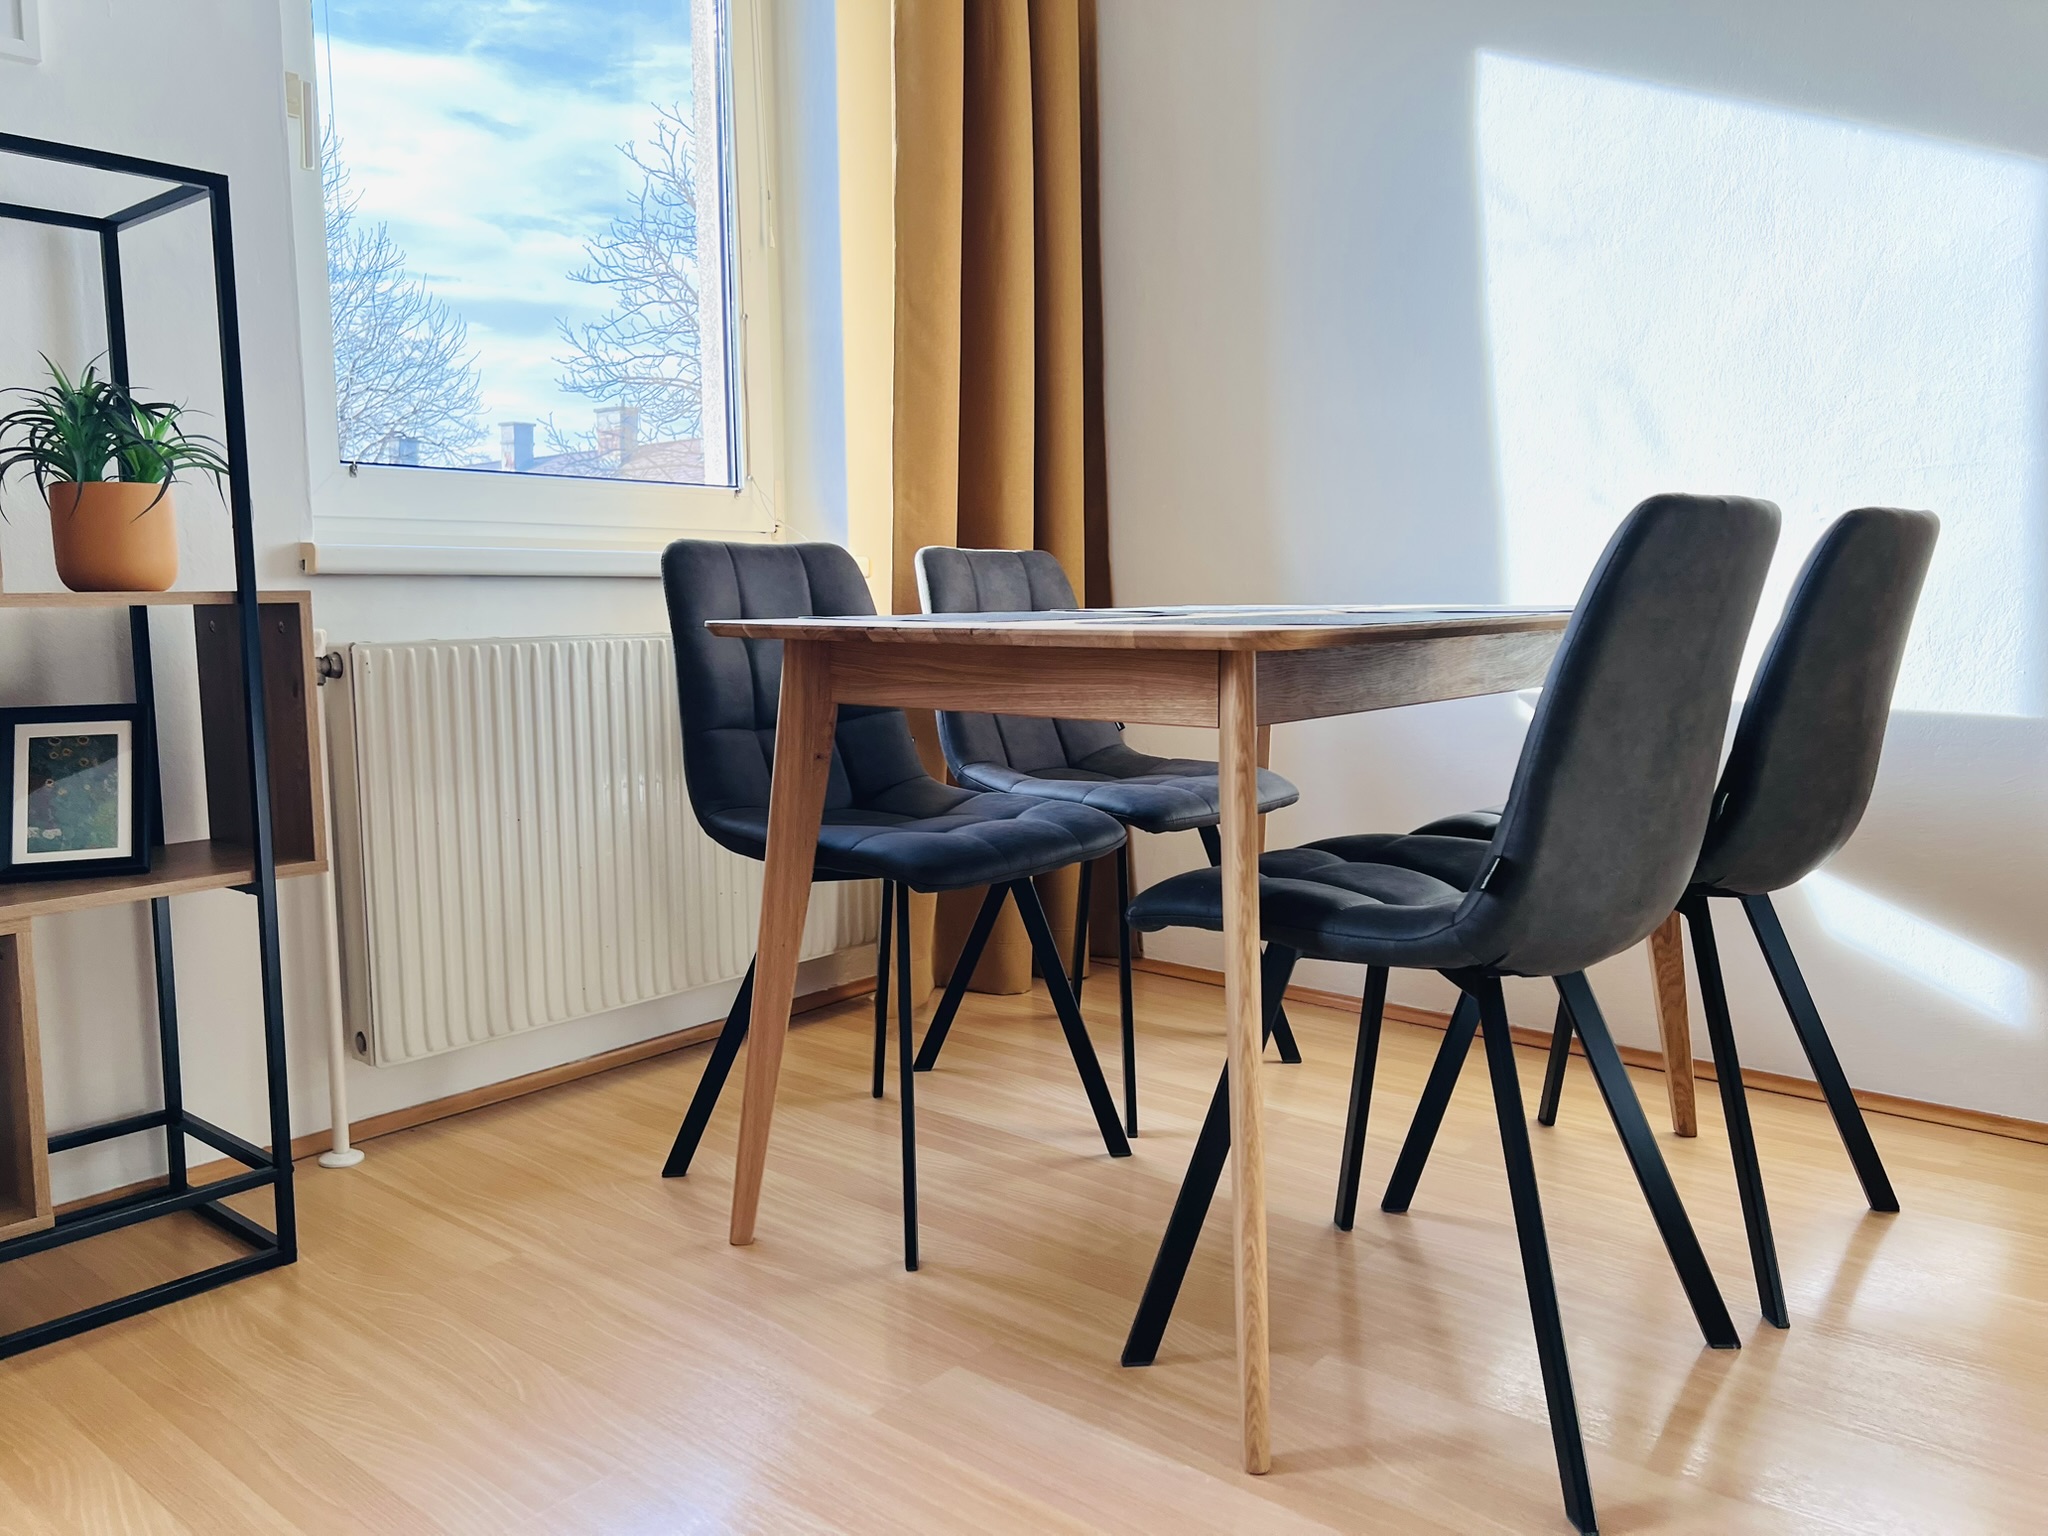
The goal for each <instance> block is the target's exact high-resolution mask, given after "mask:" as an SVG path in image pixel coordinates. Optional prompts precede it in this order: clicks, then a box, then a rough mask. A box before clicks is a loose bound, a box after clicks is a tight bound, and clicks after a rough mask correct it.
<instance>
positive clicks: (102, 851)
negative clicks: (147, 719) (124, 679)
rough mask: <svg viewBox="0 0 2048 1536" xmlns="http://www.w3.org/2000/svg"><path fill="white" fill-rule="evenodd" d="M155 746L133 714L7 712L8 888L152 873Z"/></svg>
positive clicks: (0, 777) (1, 774) (4, 869)
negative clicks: (152, 747) (47, 881)
mask: <svg viewBox="0 0 2048 1536" xmlns="http://www.w3.org/2000/svg"><path fill="white" fill-rule="evenodd" d="M148 744H149V732H148V730H147V729H146V727H145V723H144V721H143V719H142V713H141V711H140V710H139V709H138V708H137V707H136V706H135V705H133V704H107V705H103V706H101V707H99V708H90V707H88V708H76V707H73V706H70V705H61V706H55V707H45V708H38V709H0V785H4V786H5V789H6V804H7V827H6V836H5V837H4V838H0V880H43V879H64V878H67V877H69V878H76V877H78V876H82V875H139V874H142V873H144V872H146V871H147V870H148V869H149V853H150V846H149V845H150V837H149V811H148V808H149V805H150V799H149V786H150V780H151V778H152V776H153V775H154V773H155V768H156V765H155V764H154V763H153V762H152V761H151V760H150V756H149V752H148Z"/></svg>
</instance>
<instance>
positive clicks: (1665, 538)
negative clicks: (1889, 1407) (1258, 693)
mask: <svg viewBox="0 0 2048 1536" xmlns="http://www.w3.org/2000/svg"><path fill="white" fill-rule="evenodd" d="M1777 529H1778V512H1777V508H1775V507H1773V506H1772V505H1770V504H1769V503H1768V502H1761V501H1750V500H1746V499H1742V498H1737V497H1724V498H1712V497H1694V496H1658V497H1653V498H1651V499H1650V500H1649V501H1646V502H1644V503H1643V504H1642V505H1641V506H1639V507H1637V508H1636V509H1635V511H1634V512H1632V513H1630V514H1629V516H1628V518H1627V519H1626V520H1625V521H1624V522H1623V523H1622V525H1621V527H1620V528H1619V530H1617V532H1616V533H1615V535H1614V537H1613V539H1612V540H1611V541H1610V542H1609V544H1608V546H1607V549H1606V552H1605V553H1604V554H1603V555H1602V556H1601V558H1600V562H1599V564H1598V565H1597V566H1596V567H1595V569H1594V571H1593V575H1592V577H1591V579H1590V580H1589V581H1588V583H1587V585H1586V589H1585V592H1584V595H1583V596H1582V597H1581V599H1580V601H1579V605H1578V608H1577V609H1576V610H1575V611H1574V613H1573V615H1572V619H1571V623H1570V625H1569V627H1568V628H1567V629H1566V631H1565V635H1564V639H1563V641H1562V643H1561V645H1560V647H1559V649H1558V652H1557V655H1556V657H1555V658H1554V659H1553V661H1552V664H1551V668H1550V673H1549V677H1548V679H1547V681H1546V683H1545V686H1544V690H1543V696H1542V699H1541V701H1540V702H1539V703H1538V705H1537V708H1536V716H1535V719H1534V721H1533V722H1532V724H1531V725H1530V728H1529V734H1528V738H1527V740H1526V741H1525V743H1524V745H1523V749H1522V755H1521V760H1520V762H1519V764H1518V765H1517V767H1516V769H1515V776H1514V782H1513V787H1512V789H1511V791H1510V793H1509V796H1508V800H1507V805H1506V808H1505V809H1504V810H1503V812H1502V814H1501V820H1500V824H1499V826H1498V828H1497V829H1496V830H1495V833H1494V836H1493V837H1492V839H1491V840H1490V841H1488V842H1486V843H1483V844H1482V843H1478V842H1476V841H1474V840H1472V839H1467V838H1457V837H1416V836H1401V835H1381V836H1362V837H1340V838H1332V839H1328V840H1326V841H1323V842H1317V843H1311V844H1309V845H1307V846H1306V847H1302V848H1294V849H1288V850H1285V851H1282V852H1278V853H1269V854H1266V855H1265V856H1264V857H1263V858H1262V859H1261V860H1260V865H1259V869H1260V879H1259V921H1260V925H1261V931H1262V933H1263V935H1264V936H1265V938H1266V940H1267V953H1266V965H1265V969H1264V974H1263V976H1262V986H1263V991H1264V997H1263V1001H1264V1003H1265V1005H1266V1006H1267V1007H1268V1008H1269V1009H1270V1007H1271V1006H1272V1004H1273V1003H1274V1001H1275V1000H1276V999H1277V997H1278V995H1279V990H1280V988H1281V987H1283V986H1284V985H1285V983H1286V978H1287V973H1288V971H1289V970H1290V969H1291V967H1292V965H1293V962H1294V960H1295V959H1296V958H1297V957H1300V956H1310V957H1314V958H1317V959H1324V960H1342V961H1351V962H1354V963H1359V964H1363V965H1365V966H1366V967H1368V970H1367V983H1366V990H1365V1001H1364V1006H1363V1010H1362V1012H1361V1018H1360V1032H1359V1045H1358V1070H1357V1073H1356V1075H1355V1086H1354V1092H1353V1098H1352V1105H1351V1116H1350V1124H1349V1125H1348V1126H1347V1128H1346V1141H1347V1144H1359V1143H1362V1141H1363V1138H1364V1122H1365V1113H1366V1108H1367V1102H1368V1098H1369V1095H1370V1092H1371V1080H1372V1064H1373V1058H1374V1056H1375V1054H1376V1052H1377V1046H1378V1033H1379V1024H1380V1008H1381V1005H1382V1004H1383V1003H1384V1000H1385V995H1386V978H1387V972H1388V970H1389V969H1390V968H1393V967H1410V968H1416V969H1425V970H1434V971H1438V972H1440V973H1441V974H1443V975H1444V976H1446V977H1447V978H1449V979H1450V980H1451V981H1453V982H1454V983H1456V984H1457V986H1458V988H1459V992H1460V996H1459V1000H1458V1005H1457V1009H1456V1011H1455V1013H1454V1014H1453V1015H1452V1018H1451V1023H1450V1027H1449V1029H1448V1030H1447V1031H1446V1033H1445V1036H1444V1041H1443V1046H1442V1049H1441V1050H1440V1051H1439V1053H1438V1056H1437V1060H1436V1064H1435V1067H1434V1068H1433V1069H1432V1071H1431V1074H1430V1080H1429V1086H1428V1088H1427V1089H1426V1090H1425V1094H1424V1105H1425V1109H1424V1110H1421V1111H1418V1118H1421V1116H1422V1114H1423V1113H1426V1112H1427V1106H1428V1105H1429V1104H1430V1103H1431V1101H1432V1100H1434V1101H1435V1104H1436V1107H1435V1113H1436V1114H1438V1115H1439V1116H1440V1115H1441V1113H1442V1107H1443V1104H1444V1103H1446V1102H1448V1099H1449V1096H1450V1090H1451V1088H1452V1086H1453V1085H1454V1084H1455V1082H1456V1079H1457V1075H1458V1069H1459V1067H1460V1066H1461V1065H1462V1064H1463V1062H1464V1058H1465V1056H1466V1054H1467V1052H1468V1051H1469V1049H1470V1046H1471V1042H1472V1037H1473V1034H1474V1032H1475V1030H1477V1029H1478V1028H1479V1027H1480V1026H1481V1024H1482V1023H1483V1026H1484V1034H1485V1039H1486V1058H1487V1067H1488V1071H1489V1076H1490V1078H1491V1081H1492V1087H1493V1098H1494V1109H1495V1117H1496V1120H1497V1121H1498V1124H1499V1129H1500V1139H1501V1151H1502V1154H1503V1158H1504V1161H1505V1162H1506V1165H1507V1177H1508V1189H1509V1193H1510V1196H1511V1200H1512V1204H1513V1209H1514V1215H1515V1227H1516V1231H1517V1234H1518V1236H1519V1238H1520V1244H1521V1253H1522V1269H1523V1276H1524V1280H1525V1283H1526V1286H1527V1289H1528V1294H1529V1310H1530V1314H1531V1317H1532V1320H1533V1322H1534V1326H1535V1334H1536V1349H1537V1356H1538V1359H1539V1362H1540V1364H1541V1367H1542V1376H1543V1386H1544V1395H1545V1398H1546V1400H1547V1402H1548V1404H1549V1410H1550V1429H1551V1437H1552V1441H1553V1443H1554V1447H1555V1450H1556V1453H1557V1462H1558V1471H1559V1476H1560V1480H1561V1482H1562V1484H1563V1489H1564V1504H1565V1511H1566V1513H1567V1514H1568V1515H1569V1516H1570V1517H1571V1519H1572V1521H1573V1522H1574V1523H1575V1524H1576V1525H1577V1527H1578V1528H1579V1529H1580V1530H1581V1531H1591V1530H1593V1529H1595V1525H1594V1516H1593V1497H1592V1489H1591V1485H1590V1482H1589V1480H1588V1476H1587V1471H1586V1460H1585V1451H1584V1447H1583V1444H1582V1442H1581V1440H1580V1435H1579V1423H1578V1408H1577V1404H1576V1400H1575V1398H1574V1395H1573V1391H1572V1384H1571V1373H1570V1367H1569V1363H1568V1361H1567V1358H1566V1352H1565V1341H1564V1332H1563V1327H1562V1323H1561V1320H1560V1317H1559V1312H1558V1303H1557V1290H1556V1284H1555V1282H1554V1280H1553V1278H1552V1274H1551V1266H1550V1251H1549V1244H1548V1239H1547V1238H1546V1236H1545V1232H1544V1224H1543V1210H1542V1203H1541V1199H1540V1197H1539V1195H1538V1192H1537V1187H1536V1174H1535V1168H1534V1166H1533V1164H1532V1162H1531V1159H1530V1151H1529V1130H1528V1126H1527V1124H1526V1123H1525V1122H1524V1120H1523V1116H1522V1092H1521V1085H1520V1082H1519V1079H1518V1077H1517V1072H1516V1066H1515V1053H1514V1044H1513V1041H1512V1040H1511V1039H1510V1037H1509V1033H1508V1018H1507V1008H1506V1004H1505V1002H1504V1000H1503V998H1502V993H1501V978H1502V977H1504V976H1549V977H1554V978H1556V980H1557V983H1558V985H1559V987H1560V988H1561V989H1562V990H1563V992H1564V994H1565V996H1567V997H1568V998H1569V999H1570V1000H1571V1004H1572V1008H1573V1011H1574V1014H1575V1015H1576V1017H1577V1018H1578V1020H1579V1022H1580V1027H1581V1032H1582V1035H1583V1038H1584V1039H1585V1041H1586V1045H1587V1051H1588V1056H1589V1058H1590V1059H1591V1060H1592V1061H1593V1062H1594V1064H1595V1071H1596V1074H1597V1076H1598V1078H1599V1082H1600V1086H1601V1089H1602V1091H1603V1092H1604V1093H1605V1094H1606V1096H1607V1100H1608V1107H1609V1109H1610V1111H1611V1112H1612V1114H1613V1117H1614V1121H1615V1125H1616V1127H1617V1129H1618V1130H1619V1131H1620V1132H1621V1135H1622V1141H1623V1145H1624V1147H1625V1148H1626V1150H1627V1152H1628V1156H1629V1159H1630V1161H1631V1163H1632V1164H1633V1165H1634V1168H1635V1172H1636V1176H1637V1178H1638V1180H1639V1181H1640V1182H1641V1184H1642V1187H1643V1190H1644V1193H1645V1195H1646V1196H1647V1197H1648V1199H1649V1203H1650V1207H1651V1213H1652V1215H1653V1216H1654V1217H1655V1219H1656V1221H1657V1225H1658V1229H1659V1231H1660V1234H1661V1235H1662V1237H1663V1239H1664V1243H1665V1246H1666V1248H1667V1250H1668V1251H1669V1252H1670V1255H1671V1258H1672V1260H1673V1263H1674V1265H1675V1267H1676V1268H1677V1270H1678V1273H1679V1277H1680V1280H1681V1282H1682V1283H1683V1285H1684V1287H1685V1290H1686V1294H1687V1297H1688V1299H1689V1300H1690V1302H1691V1304H1692V1308H1693V1312H1694V1315H1695V1317H1696V1318H1697V1319H1698V1321H1699V1324H1700V1327H1701V1330H1702V1332H1703V1333H1704V1334H1705V1335H1706V1338H1707V1342H1708V1343H1709V1344H1712V1345H1714V1346H1715V1347H1719V1348H1735V1347H1737V1346H1738V1345H1739V1343H1740V1340H1739V1338H1738V1337H1737V1335H1736V1333H1735V1329H1734V1325H1733V1323H1732V1322H1731V1321H1730V1319H1729V1317H1728V1310H1727V1307H1726V1305H1725V1304H1724V1303H1723V1301H1722V1299H1721V1294H1720V1291H1719V1289H1718V1288H1717V1287H1716V1286H1715V1284H1714V1279H1713V1274H1712V1272H1711V1270H1710V1269H1709V1268H1708V1266H1707V1262H1706V1259H1705V1256H1704V1255H1703V1254H1702V1253H1701V1251H1700V1246H1699V1240H1698V1238H1697V1236H1696V1235H1695V1234H1694V1232H1693V1228H1692V1223H1691V1221H1690V1220H1689V1219H1688V1218H1687V1216H1686V1214H1685V1208H1684V1206H1683V1205H1682V1204H1681V1203H1680V1201H1679V1198H1678V1193H1677V1190H1676V1189H1675V1187H1674V1186H1673V1185H1672V1182H1671V1176H1670V1173H1669V1171H1668V1170H1667V1169H1666V1168H1665V1166H1664V1160H1663V1156H1662V1154H1661V1153H1660V1152H1659V1151H1658V1148H1657V1142H1656V1138H1655V1136H1654V1135H1653V1134H1652V1133H1651V1131H1650V1128H1649V1123H1648V1121H1647V1120H1646V1119H1645V1118H1644V1116H1643V1111H1642V1106H1641V1104H1640V1103H1638V1102H1637V1099H1636V1096H1635V1090H1634V1088H1633V1087H1632V1086H1631V1085H1630V1083H1629V1079H1628V1074H1627V1072H1626V1070H1625V1069H1624V1068H1623V1066H1622V1064H1621V1060H1620V1057H1619V1055H1618V1053H1617V1052H1616V1050H1615V1048H1614V1043H1613V1041H1612V1039H1611V1038H1610V1037H1609V1035H1608V1033H1607V1029H1606V1025H1605V1023H1604V1022H1603V1021H1602V1020H1601V1017H1600V1013H1599V1008H1598V1006H1597V1004H1596V1003H1595V1002H1594V1000H1593V994H1592V990H1591V988H1590V987H1589V986H1588V985H1587V983H1586V978H1585V974H1584V973H1585V971H1586V970H1587V968H1588V967H1590V966H1592V965H1595V964H1597V963H1598V962H1599V961H1601V960H1604V959H1606V958H1608V957H1609V956H1611V955H1615V954H1618V953H1620V952H1621V951H1622V950H1624V949H1627V948H1629V947H1630V946H1631V945H1634V944H1637V943H1639V942H1641V941H1642V940H1643V939H1644V938H1645V937H1646V936H1647V935H1648V934H1649V933H1650V931H1651V930H1652V929H1653V928H1655V927H1656V926H1657V925H1658V924H1659V923H1660V922H1662V921H1663V919H1664V917H1665V916H1666V914H1668V913H1669V912H1670V910H1671V908H1672V905H1673V903H1675V902H1676V901H1677V899H1678V897H1679V895H1680V893H1681V892H1682V891H1683V890H1684V889H1685V884H1686V880H1687V877H1688V875H1689V873H1690V871H1691V869H1692V866H1693V861H1694V859H1695V857H1696V856H1697V854H1698V851H1699V847H1700V840H1701V838H1702V836H1703V835H1704V833H1705V831H1706V825H1707V817H1708V812H1709V809H1710V806H1711V801H1712V795H1713V788H1714V773H1715V769H1716V767H1717V766H1718V762H1719V758H1720V748H1721V739H1722V733H1723V731H1724V730H1725V728H1726V723H1727V718H1728V707H1729V700H1730V698H1731V696H1732V694H1733V692H1734V686H1735V676H1736V670H1737V667H1738V664H1739V662H1740V659H1741V656H1742V649H1743V643H1744V641H1745V639H1746V638H1747V636H1748V633H1749V626H1750V621H1751V619H1752V618H1753V617H1754V615H1755V612H1756V603H1757V597H1758V594H1759V593H1760V592H1761V590H1762V587H1763V580H1764V574H1765V571H1766V570H1767V569H1768V568H1769V565H1770V559H1771V551H1772V548H1773V546H1774V545H1775V544H1776V542H1777ZM1130 916H1131V922H1132V924H1133V926H1135V927H1137V928H1138V929H1140V930H1141V931H1148V932H1149V931H1152V930H1155V929H1159V928H1167V927H1195V928H1207V929H1212V930H1215V929H1220V928H1221V927H1222V926H1223V903H1222V882H1221V878H1220V876H1219V874H1218V873H1217V872H1216V871H1213V870H1197V871H1194V872H1192V873H1188V874H1183V875H1177V876H1175V877H1173V878H1172V879H1169V880H1166V881H1163V882H1161V883H1160V884H1158V885H1155V886H1152V887H1151V888H1149V889H1148V890H1146V891H1144V892H1143V893H1142V894H1141V895H1140V896H1139V897H1138V899H1137V900H1136V902H1134V903H1133V904H1132V907H1131V914H1130ZM1227 1075H1228V1069H1227V1068H1226V1073H1225V1081H1224V1082H1219V1084H1218V1088H1217V1095H1216V1097H1215V1099H1213V1100H1212V1102H1211V1113H1210V1116H1209V1119H1208V1120H1207V1121H1206V1122H1205V1123H1204V1125H1203V1128H1202V1131H1201V1133H1200V1135H1199V1136H1198V1138H1197V1141H1196V1147H1195V1153H1194V1157H1193V1159H1192V1161H1191V1163H1190V1166H1189V1169H1188V1175H1187V1179H1186V1180H1185V1182H1184V1183H1183V1185H1182V1188H1181V1193H1180V1197H1179V1199H1178V1201H1177V1202H1176V1204H1175V1207H1174V1211H1173V1215H1172V1217H1171V1218H1170V1220H1169V1222H1168V1225H1167V1231H1166V1236H1165V1239H1164V1241H1163V1242H1162V1243H1161V1245H1160V1251H1159V1256H1158V1258H1157V1260H1156V1261H1155V1263H1154V1266H1153V1271H1152V1276H1151V1278H1150V1280H1149V1281H1148V1283H1147V1286H1146V1290H1145V1297H1144V1301H1143V1303H1142V1304H1141V1305H1140V1307H1139V1310H1138V1314H1137V1317H1136V1319H1135V1320H1134V1322H1133V1324H1132V1328H1131V1334H1130V1338H1129V1341H1128V1342H1127V1343H1126V1346H1125V1352H1124V1363H1125V1364H1126V1365H1138V1364H1149V1363H1150V1362H1151V1360H1152V1359H1153V1358H1155V1357H1156V1355H1157V1352H1158V1348H1159V1342H1160V1339H1161V1337H1162V1335H1163V1333H1164V1330H1165V1326H1166V1321H1167V1318H1168V1316H1169V1315H1170V1313H1171V1310H1172V1306H1173V1301H1174V1298H1175V1296H1176V1295H1177V1294H1178V1292H1179V1289H1180V1284H1181V1281H1182V1279H1183V1277H1184V1276H1185V1274H1186V1270H1187V1264H1188V1260H1189V1258H1190V1257H1191V1256H1192V1253H1193V1250H1194V1243H1195V1240H1196V1238H1197V1237H1198V1236H1199V1234H1200V1231H1201V1224H1202V1217H1203V1215H1204V1213H1205V1212H1206V1211H1207V1208H1208V1205H1209V1202H1210V1200H1211V1199H1212V1197H1213V1195H1214V1192H1215V1188H1216V1183H1217V1179H1218V1177H1219V1176H1220V1174H1221V1172H1222V1168H1223V1161H1224V1156H1225V1154H1226V1153H1227V1150H1228V1147H1229V1139H1230V1122H1229V1117H1228V1113H1227ZM1219 1111H1221V1113H1219ZM1400 1178H1401V1174H1400V1173H1399V1172H1397V1174H1396V1181H1397V1183H1398V1182H1399V1180H1400ZM1409 1187H1410V1188H1411V1189H1412V1181H1411V1183H1410V1185H1409ZM1351 1193H1352V1194H1353V1195H1355V1189H1354V1190H1353V1191H1352V1192H1351ZM1344 1199H1345V1197H1344V1195H1343V1194H1341V1193H1340V1197H1339V1223H1338V1224H1339V1225H1340V1226H1343V1225H1348V1224H1349V1223H1348V1220H1347V1215H1348V1213H1347V1211H1346V1210H1345V1208H1344ZM1386 1205H1387V1209H1389V1210H1399V1209H1405V1207H1406V1199H1405V1197H1403V1198H1402V1199H1401V1200H1399V1201H1398V1202H1397V1201H1396V1200H1395V1198H1394V1194H1393V1191H1391V1190H1390V1192H1389V1198H1388V1201H1387V1203H1386Z"/></svg>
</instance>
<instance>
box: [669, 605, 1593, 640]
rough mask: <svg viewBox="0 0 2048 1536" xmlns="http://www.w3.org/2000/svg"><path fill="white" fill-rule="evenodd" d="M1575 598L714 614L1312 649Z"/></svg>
mask: <svg viewBox="0 0 2048 1536" xmlns="http://www.w3.org/2000/svg"><path fill="white" fill-rule="evenodd" d="M1570 618H1571V609H1569V608H1526V607H1478V606H1470V607H1425V606H1406V607H1404V606H1385V605H1381V606H1311V605H1303V606H1289V605H1278V606H1269V605H1209V604H1199V605H1197V604H1190V605H1186V606H1179V607H1164V608H1086V609H1073V610H1053V611H1037V612H1027V613H901V614H853V615H844V616H839V617H831V618H825V617H808V618H792V619H711V620H707V621H706V623H705V628H707V629H709V630H710V631H711V632H712V633H713V634H714V635H721V636H725V637H727V638H737V639H745V640H870V641H880V642H888V643H896V644H920V643H923V644H933V643H942V644H951V645H962V644H966V645H991V646H994V645H1028V646H1079V647H1087V648H1091V649H1123V650H1162V651H1312V650H1326V649H1329V648H1331V647H1335V646H1348V645H1363V644H1369V643H1372V642H1374V641H1382V640H1417V639H1431V638H1438V637H1446V636H1452V635H1499V634H1521V633H1528V632H1530V631H1556V630H1561V629H1563V628H1564V627H1565V624H1566V622H1567V621H1568V620H1569V619H1570Z"/></svg>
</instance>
